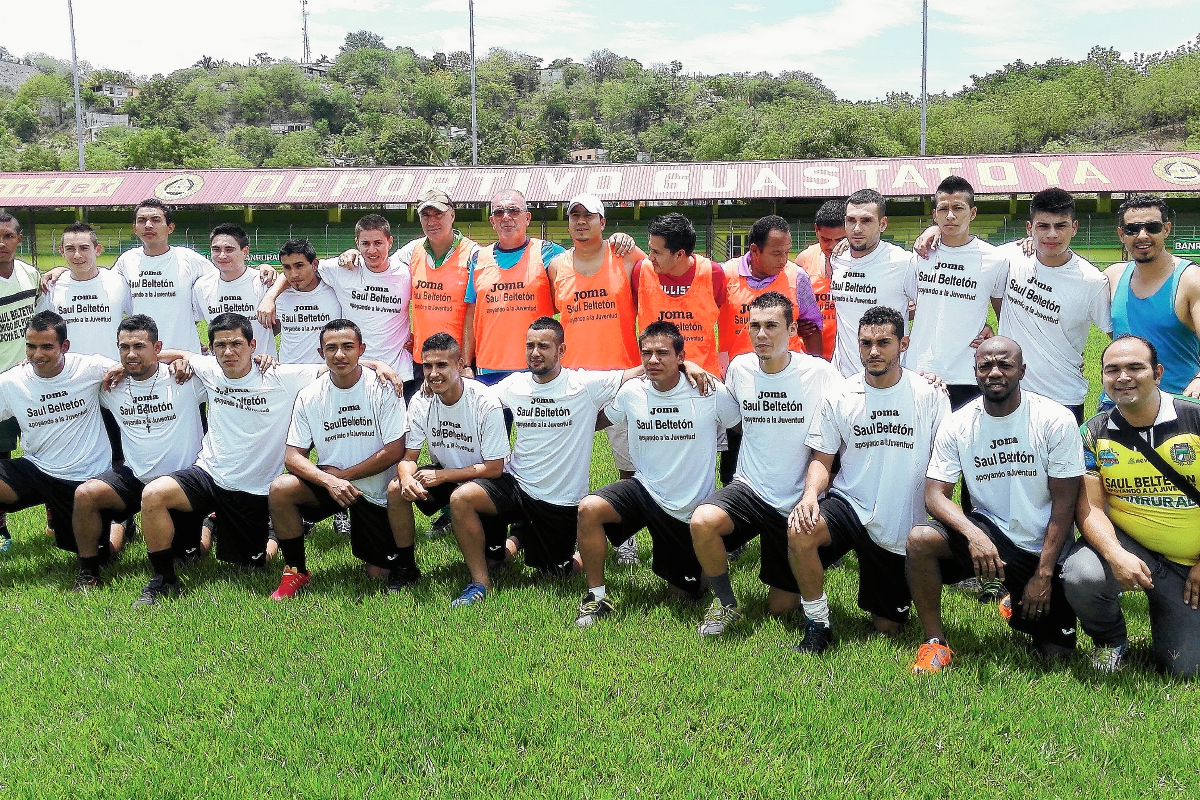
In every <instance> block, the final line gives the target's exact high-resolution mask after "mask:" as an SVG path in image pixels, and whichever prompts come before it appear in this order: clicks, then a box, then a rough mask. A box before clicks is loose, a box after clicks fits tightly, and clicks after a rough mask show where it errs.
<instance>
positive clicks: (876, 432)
mask: <svg viewBox="0 0 1200 800" xmlns="http://www.w3.org/2000/svg"><path fill="white" fill-rule="evenodd" d="M949 413H950V398H948V397H947V396H946V393H945V392H943V391H942V390H941V389H937V388H934V387H933V386H932V385H931V384H930V383H929V381H927V380H925V379H924V378H922V377H921V376H920V375H918V374H917V373H915V372H911V371H909V370H907V369H906V370H904V372H903V374H902V375H901V376H900V380H899V381H898V382H897V383H896V385H895V386H892V387H889V388H887V389H875V388H873V387H871V386H869V385H868V384H867V383H866V381H865V380H863V375H862V373H859V374H858V375H855V376H854V377H852V378H847V379H846V381H845V383H843V384H842V391H841V392H835V393H832V394H830V395H828V396H827V397H826V398H825V401H824V403H822V404H821V414H820V416H819V417H818V418H817V422H816V423H815V424H814V425H813V426H812V429H811V430H809V432H808V438H807V439H806V440H805V444H807V445H808V446H809V447H810V448H811V449H813V450H817V451H819V452H822V453H827V454H830V455H832V454H833V453H840V454H841V456H842V468H841V471H839V472H838V474H837V475H836V476H834V478H833V485H832V487H831V488H832V490H833V491H834V492H836V493H837V494H839V495H841V496H842V497H843V498H844V499H845V500H847V501H848V502H849V503H850V505H851V507H853V508H854V512H855V513H856V514H858V519H859V521H860V522H862V524H863V526H864V527H865V528H866V529H867V532H868V533H869V534H870V535H871V539H872V540H873V541H874V542H875V543H876V544H878V545H879V546H880V547H882V548H884V549H885V550H888V551H890V552H892V553H898V554H900V555H903V554H904V544H905V542H906V541H908V533H909V531H910V530H912V528H913V526H914V525H918V524H920V523H922V522H924V521H925V520H926V519H927V518H928V517H927V516H926V514H925V472H926V470H928V468H929V454H930V451H931V450H932V448H933V437H934V433H935V432H936V431H937V429H938V426H939V425H941V423H942V420H943V419H944V418H945V417H946V416H947V415H948V414H949Z"/></svg>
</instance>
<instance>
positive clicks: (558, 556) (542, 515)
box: [474, 472, 579, 575]
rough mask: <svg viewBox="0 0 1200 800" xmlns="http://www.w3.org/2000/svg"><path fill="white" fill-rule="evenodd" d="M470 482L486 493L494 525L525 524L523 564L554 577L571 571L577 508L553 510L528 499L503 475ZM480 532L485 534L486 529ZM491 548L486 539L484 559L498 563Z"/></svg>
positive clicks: (512, 481) (539, 502) (551, 506)
mask: <svg viewBox="0 0 1200 800" xmlns="http://www.w3.org/2000/svg"><path fill="white" fill-rule="evenodd" d="M474 482H475V483H477V484H479V486H480V487H482V488H483V490H484V491H485V492H487V496H488V498H489V499H490V500H491V501H492V505H494V506H495V507H496V516H495V517H494V519H495V520H496V521H498V522H500V523H503V524H506V525H507V524H510V523H513V522H524V523H525V527H524V528H523V529H522V531H521V544H522V545H523V546H524V548H525V563H526V564H528V565H529V566H531V567H533V568H534V569H537V570H540V571H542V572H547V573H551V574H555V575H565V574H568V573H569V572H570V571H571V560H572V558H573V557H574V555H575V526H576V525H577V523H578V521H579V506H556V505H554V504H552V503H547V502H545V501H542V500H538V499H537V498H535V497H530V496H529V495H528V494H526V493H525V490H524V489H522V488H521V487H520V485H519V484H518V483H517V479H516V478H514V477H513V476H512V475H509V474H508V473H507V472H505V473H504V474H502V475H501V476H500V477H499V478H476V479H475V481H474ZM493 530H495V529H494V528H493ZM484 532H485V534H486V533H487V532H488V526H486V525H485V526H484ZM485 538H486V536H485ZM494 544H495V543H494V542H493V541H492V540H490V539H489V540H488V541H487V543H486V545H485V546H486V548H487V550H488V553H489V555H488V558H489V559H492V560H493V561H495V560H499V559H498V558H493V555H497V556H499V557H500V558H502V557H503V552H502V551H501V552H499V553H497V552H496V551H495V549H494ZM501 547H503V544H501Z"/></svg>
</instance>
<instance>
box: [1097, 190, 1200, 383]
mask: <svg viewBox="0 0 1200 800" xmlns="http://www.w3.org/2000/svg"><path fill="white" fill-rule="evenodd" d="M1170 213H1171V209H1170V208H1169V207H1168V206H1167V203H1166V201H1165V200H1163V199H1162V198H1161V197H1153V196H1150V195H1134V196H1133V197H1130V198H1129V199H1128V200H1126V201H1125V202H1124V203H1122V204H1121V207H1120V208H1119V209H1117V233H1118V235H1120V237H1121V244H1123V245H1124V246H1125V250H1126V251H1127V252H1128V253H1129V254H1130V256H1131V257H1132V260H1131V261H1129V262H1128V263H1125V264H1113V265H1112V266H1111V267H1109V268H1108V269H1106V270H1105V271H1104V275H1105V277H1107V278H1108V282H1109V284H1110V285H1111V286H1112V292H1113V294H1112V323H1113V335H1114V336H1124V335H1125V334H1127V333H1132V334H1134V335H1135V336H1144V337H1145V338H1146V339H1149V340H1150V342H1152V343H1153V344H1154V347H1155V348H1156V349H1157V350H1158V354H1159V358H1160V359H1161V360H1162V365H1163V377H1162V388H1163V391H1165V392H1167V393H1168V394H1183V395H1187V396H1188V397H1200V337H1198V336H1197V334H1198V333H1200V266H1197V265H1195V264H1193V263H1192V262H1190V261H1185V260H1184V259H1182V258H1176V257H1175V256H1173V255H1172V254H1171V251H1170V250H1168V249H1167V237H1168V236H1170V235H1171V223H1170V221H1169V220H1168V217H1169V216H1170Z"/></svg>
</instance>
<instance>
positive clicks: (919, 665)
mask: <svg viewBox="0 0 1200 800" xmlns="http://www.w3.org/2000/svg"><path fill="white" fill-rule="evenodd" d="M952 655H953V651H952V650H951V649H950V648H949V647H947V646H946V644H945V642H943V641H942V640H941V639H930V640H929V641H927V642H925V643H924V644H922V645H921V646H920V647H919V648H918V649H917V660H916V661H914V662H913V665H912V671H913V674H914V675H923V674H927V673H933V672H941V671H942V670H943V669H945V668H946V667H948V666H950V656H952Z"/></svg>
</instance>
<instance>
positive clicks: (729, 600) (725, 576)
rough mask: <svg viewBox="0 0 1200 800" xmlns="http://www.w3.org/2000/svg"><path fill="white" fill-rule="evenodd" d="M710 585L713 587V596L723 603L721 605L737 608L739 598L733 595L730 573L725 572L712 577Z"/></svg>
mask: <svg viewBox="0 0 1200 800" xmlns="http://www.w3.org/2000/svg"><path fill="white" fill-rule="evenodd" d="M708 585H709V586H711V587H712V590H713V594H715V595H716V596H717V599H718V600H720V601H721V605H723V606H733V607H734V608H736V607H737V597H736V596H734V594H733V586H731V585H730V584H729V573H728V572H723V573H721V574H720V575H710V576H709V578H708Z"/></svg>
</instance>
